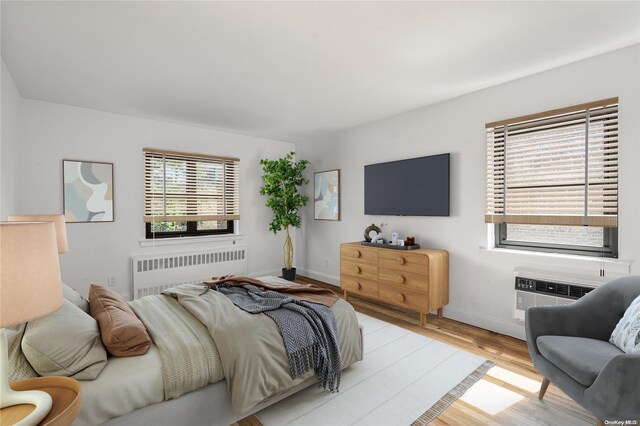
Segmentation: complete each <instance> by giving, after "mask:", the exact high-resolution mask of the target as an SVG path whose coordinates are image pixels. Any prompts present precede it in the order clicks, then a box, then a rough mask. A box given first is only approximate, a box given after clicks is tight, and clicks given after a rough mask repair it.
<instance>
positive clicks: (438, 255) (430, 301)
mask: <svg viewBox="0 0 640 426" xmlns="http://www.w3.org/2000/svg"><path fill="white" fill-rule="evenodd" d="M340 288H342V290H343V291H344V298H345V299H347V300H348V298H349V295H352V296H363V297H366V298H369V299H375V300H379V301H381V302H385V303H390V304H392V305H395V306H400V307H402V308H405V309H409V310H412V311H416V312H419V313H420V323H421V324H422V325H424V324H426V322H427V313H428V312H431V311H433V310H436V309H437V310H438V316H442V307H443V306H445V305H446V304H448V303H449V253H448V252H446V251H445V250H432V249H417V250H394V249H388V248H377V247H371V246H363V245H362V244H360V243H359V242H355V243H344V244H342V245H341V246H340Z"/></svg>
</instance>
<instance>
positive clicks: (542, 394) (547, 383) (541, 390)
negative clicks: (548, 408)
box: [538, 377, 549, 399]
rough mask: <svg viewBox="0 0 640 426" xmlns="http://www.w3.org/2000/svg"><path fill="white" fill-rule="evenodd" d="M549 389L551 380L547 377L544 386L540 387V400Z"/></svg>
mask: <svg viewBox="0 0 640 426" xmlns="http://www.w3.org/2000/svg"><path fill="white" fill-rule="evenodd" d="M548 387H549V379H547V378H546V377H545V378H544V380H543V381H542V385H540V392H538V399H542V398H544V394H545V393H547V388H548Z"/></svg>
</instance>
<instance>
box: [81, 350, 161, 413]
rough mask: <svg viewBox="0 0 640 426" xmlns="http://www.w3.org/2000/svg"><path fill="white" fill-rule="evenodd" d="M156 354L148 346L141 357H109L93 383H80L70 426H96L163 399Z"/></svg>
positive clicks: (89, 381)
mask: <svg viewBox="0 0 640 426" xmlns="http://www.w3.org/2000/svg"><path fill="white" fill-rule="evenodd" d="M160 368H161V364H160V355H159V353H158V350H157V349H156V347H155V346H153V345H151V347H150V348H149V350H148V351H147V353H146V354H144V355H142V356H135V357H126V358H117V357H110V358H109V360H108V362H107V365H106V366H105V367H104V370H102V372H101V373H100V375H99V376H98V377H97V378H96V379H95V380H82V381H80V385H81V387H82V390H81V392H80V402H81V408H80V414H79V415H78V417H77V418H76V420H75V421H74V422H73V424H74V426H80V425H96V424H100V423H104V422H106V421H107V420H109V419H112V418H114V417H119V416H122V415H124V414H126V413H129V412H132V411H134V410H138V409H140V408H143V407H146V406H148V405H152V404H157V403H159V402H162V401H163V400H164V388H163V386H162V372H161V369H160Z"/></svg>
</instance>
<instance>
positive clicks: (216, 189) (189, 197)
mask: <svg viewBox="0 0 640 426" xmlns="http://www.w3.org/2000/svg"><path fill="white" fill-rule="evenodd" d="M143 151H144V221H145V222H160V221H162V222H181V221H208V220H237V219H240V160H239V159H237V158H227V157H214V156H207V155H200V154H188V153H182V152H174V151H165V150H157V149H152V148H145V149H144V150H143Z"/></svg>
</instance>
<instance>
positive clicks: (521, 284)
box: [515, 277, 593, 299]
mask: <svg viewBox="0 0 640 426" xmlns="http://www.w3.org/2000/svg"><path fill="white" fill-rule="evenodd" d="M515 288H516V290H522V291H528V292H531V293H541V294H548V295H553V296H558V297H564V298H569V299H580V298H581V297H582V296H584V295H585V294H587V293H589V292H590V291H591V290H593V288H591V287H584V286H581V285H576V284H564V283H558V282H553V281H544V280H536V279H531V278H523V277H516V286H515Z"/></svg>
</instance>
